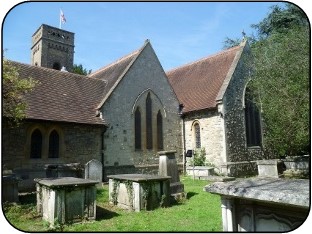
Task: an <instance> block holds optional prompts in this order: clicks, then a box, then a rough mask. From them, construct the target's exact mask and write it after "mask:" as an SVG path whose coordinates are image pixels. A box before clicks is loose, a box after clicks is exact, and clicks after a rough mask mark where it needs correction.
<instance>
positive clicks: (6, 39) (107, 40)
mask: <svg viewBox="0 0 312 234" xmlns="http://www.w3.org/2000/svg"><path fill="white" fill-rule="evenodd" d="M6 2H7V1H6ZM13 2H17V3H18V2H19V1H16V0H15V1H13ZM2 3H3V2H2ZM278 3H279V4H282V3H281V2H278ZM15 4H16V3H15ZM15 4H14V3H13V4H11V6H10V7H7V8H6V9H7V10H4V12H2V14H1V16H2V18H1V19H2V34H3V35H2V40H3V41H2V42H3V43H2V46H3V47H2V48H3V49H4V50H5V52H4V56H5V57H6V58H7V59H10V60H14V61H19V62H22V63H27V64H30V48H31V36H32V35H33V33H34V32H35V31H36V30H37V29H38V28H39V27H40V25H41V24H48V25H51V26H54V27H59V21H60V20H59V19H60V9H62V11H63V13H64V15H65V18H66V23H65V24H62V25H61V26H62V29H64V30H67V31H70V32H74V33H75V54H74V63H75V64H77V65H79V64H82V65H83V67H84V68H86V69H87V70H90V69H91V70H92V71H96V70H97V69H100V68H101V67H103V66H105V65H107V64H110V63H112V62H114V61H115V60H117V59H119V58H121V57H123V56H125V55H127V54H129V53H131V52H132V51H134V50H137V49H139V48H141V47H142V46H143V44H144V41H145V40H146V39H149V40H150V42H151V44H152V47H153V48H154V50H155V52H156V54H157V56H158V59H159V60H160V62H161V64H162V66H163V68H164V70H165V71H167V70H170V69H173V68H175V67H179V66H181V65H184V64H186V63H189V62H192V61H195V60H198V59H201V58H203V57H206V56H209V55H212V54H214V53H216V52H219V51H220V50H222V49H223V45H224V44H223V42H224V40H225V39H226V37H229V38H242V31H243V30H244V32H246V33H247V35H249V34H251V33H255V31H254V30H253V29H252V28H251V27H250V25H251V24H257V23H259V22H260V21H261V20H262V19H263V18H264V17H266V15H267V13H268V12H269V7H270V6H272V5H274V4H277V3H276V2H27V1H26V2H21V3H20V4H18V5H16V6H15V7H13V6H14V5H15ZM10 8H11V10H10ZM5 14H6V15H5Z"/></svg>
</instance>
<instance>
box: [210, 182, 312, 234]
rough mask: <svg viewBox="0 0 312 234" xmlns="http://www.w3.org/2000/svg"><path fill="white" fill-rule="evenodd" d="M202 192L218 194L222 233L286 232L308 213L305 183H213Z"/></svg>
mask: <svg viewBox="0 0 312 234" xmlns="http://www.w3.org/2000/svg"><path fill="white" fill-rule="evenodd" d="M204 190H205V191H207V192H210V193H215V194H219V195H221V203H222V204H221V211H222V222H223V231H225V232H227V231H229V232H233V231H234V232H235V231H236V232H237V231H247V232H288V231H291V230H294V229H296V228H298V227H299V226H300V225H301V224H302V223H303V222H304V221H305V219H306V218H307V216H308V213H309V203H310V202H309V200H310V194H309V190H310V188H309V180H306V179H280V178H260V177H259V178H253V179H241V180H237V181H231V182H216V183H213V184H210V185H208V186H206V187H205V188H204Z"/></svg>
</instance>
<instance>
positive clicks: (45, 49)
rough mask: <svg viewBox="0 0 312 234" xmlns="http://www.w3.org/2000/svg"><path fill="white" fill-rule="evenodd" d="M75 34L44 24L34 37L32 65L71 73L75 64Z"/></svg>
mask: <svg viewBox="0 0 312 234" xmlns="http://www.w3.org/2000/svg"><path fill="white" fill-rule="evenodd" d="M74 35H75V34H74V33H72V32H68V31H65V30H63V29H59V28H55V27H51V26H49V25H46V24H42V25H41V26H40V27H39V28H38V30H37V31H36V32H35V33H34V34H33V36H32V47H31V64H32V65H35V66H41V67H47V68H53V69H56V70H61V69H62V68H63V69H64V68H65V69H66V70H67V71H69V72H71V71H72V70H73V64H74V47H75V45H74Z"/></svg>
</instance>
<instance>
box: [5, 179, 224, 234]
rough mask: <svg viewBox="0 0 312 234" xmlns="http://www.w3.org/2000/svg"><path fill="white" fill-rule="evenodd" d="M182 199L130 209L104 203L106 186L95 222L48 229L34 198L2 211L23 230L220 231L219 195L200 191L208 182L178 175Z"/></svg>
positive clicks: (106, 200) (32, 196)
mask: <svg viewBox="0 0 312 234" xmlns="http://www.w3.org/2000/svg"><path fill="white" fill-rule="evenodd" d="M181 182H182V183H183V184H184V186H185V192H186V193H187V196H186V199H183V200H182V201H180V202H178V203H175V204H172V206H170V207H167V208H158V209H156V210H152V211H141V212H130V211H125V210H122V209H120V208H117V207H115V206H112V205H111V204H109V203H108V185H104V188H103V189H98V190H97V211H96V212H97V217H96V221H93V222H85V223H82V224H73V225H64V226H57V227H56V228H55V229H54V230H51V229H49V227H48V224H47V223H45V222H44V221H42V218H41V217H39V216H38V215H37V213H36V200H35V199H36V197H35V195H34V194H33V195H28V196H24V197H20V203H19V204H17V205H13V204H5V205H4V206H3V209H4V214H5V216H6V217H7V219H8V221H9V222H10V223H11V224H12V226H14V227H15V228H17V229H19V230H21V231H25V232H45V231H48V232H50V231H64V232H213V231H215V232H220V231H222V221H221V208H220V206H221V204H220V197H219V196H218V195H213V194H210V193H207V192H204V191H203V187H204V186H205V185H207V184H208V183H209V182H207V181H203V180H195V181H194V180H193V179H192V178H189V177H182V178H181Z"/></svg>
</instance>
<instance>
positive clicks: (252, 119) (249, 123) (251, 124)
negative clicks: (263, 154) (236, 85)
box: [245, 88, 262, 147]
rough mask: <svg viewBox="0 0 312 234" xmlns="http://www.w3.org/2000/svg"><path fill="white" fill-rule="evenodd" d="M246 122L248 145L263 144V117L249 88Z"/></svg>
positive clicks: (246, 97)
mask: <svg viewBox="0 0 312 234" xmlns="http://www.w3.org/2000/svg"><path fill="white" fill-rule="evenodd" d="M245 124H246V140H247V146H248V147H252V146H261V141H262V136H261V118H260V112H259V109H258V107H257V105H256V104H255V102H254V99H253V97H252V93H251V91H250V90H249V89H248V88H247V89H246V94H245Z"/></svg>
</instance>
